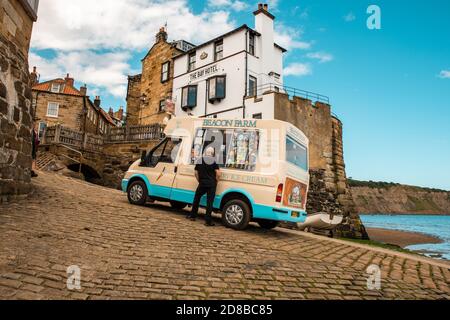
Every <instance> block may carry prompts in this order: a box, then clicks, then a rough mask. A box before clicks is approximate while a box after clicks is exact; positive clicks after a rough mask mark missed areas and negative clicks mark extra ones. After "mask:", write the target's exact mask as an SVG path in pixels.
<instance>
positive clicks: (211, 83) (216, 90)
mask: <svg viewBox="0 0 450 320" xmlns="http://www.w3.org/2000/svg"><path fill="white" fill-rule="evenodd" d="M225 87H226V77H225V76H217V77H213V78H210V79H209V80H208V98H209V101H210V102H214V101H216V100H219V101H220V100H222V99H225V91H226V88H225Z"/></svg>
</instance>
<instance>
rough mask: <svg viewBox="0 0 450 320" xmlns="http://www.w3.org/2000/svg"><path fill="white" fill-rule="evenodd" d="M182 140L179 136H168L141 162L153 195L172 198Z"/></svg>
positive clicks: (150, 192)
mask: <svg viewBox="0 0 450 320" xmlns="http://www.w3.org/2000/svg"><path fill="white" fill-rule="evenodd" d="M181 142H182V140H181V139H178V138H171V137H169V138H166V139H165V140H163V141H162V142H161V143H159V144H158V145H157V146H156V147H155V148H154V149H153V150H152V151H150V152H149V154H148V155H147V157H146V159H145V162H144V163H143V164H141V168H142V172H143V173H144V174H145V176H146V177H147V179H148V181H149V183H150V186H148V188H149V190H148V192H149V195H150V196H151V197H155V198H163V199H167V200H169V199H170V196H171V193H172V187H173V183H174V181H175V176H176V174H177V165H176V161H177V157H178V153H179V148H180V145H181Z"/></svg>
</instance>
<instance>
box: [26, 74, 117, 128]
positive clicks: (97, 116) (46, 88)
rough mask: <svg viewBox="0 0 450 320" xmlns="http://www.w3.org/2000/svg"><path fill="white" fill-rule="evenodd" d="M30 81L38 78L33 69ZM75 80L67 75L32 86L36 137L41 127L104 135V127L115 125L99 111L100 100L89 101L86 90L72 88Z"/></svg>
mask: <svg viewBox="0 0 450 320" xmlns="http://www.w3.org/2000/svg"><path fill="white" fill-rule="evenodd" d="M31 76H32V79H38V78H39V77H38V75H37V73H36V68H34V70H33V72H32V73H31ZM74 83H75V80H74V78H71V77H70V75H69V74H67V76H66V77H65V78H64V79H61V78H59V79H53V80H49V81H46V82H42V83H39V82H38V80H36V83H35V84H34V85H33V87H32V92H33V104H34V106H35V114H34V115H33V116H34V118H35V121H37V122H38V124H39V125H38V128H39V130H38V131H39V135H41V134H42V133H43V131H44V130H45V128H47V127H49V126H54V125H62V126H64V127H67V128H70V129H73V130H77V131H83V132H87V133H92V134H104V133H106V132H107V129H108V127H115V126H116V124H115V122H114V120H113V119H112V118H111V117H110V115H109V114H108V113H107V112H105V111H104V110H103V109H102V108H101V100H100V97H98V96H97V97H95V100H94V102H92V101H91V100H90V98H89V96H87V87H86V86H83V87H81V88H80V89H77V88H75V86H74Z"/></svg>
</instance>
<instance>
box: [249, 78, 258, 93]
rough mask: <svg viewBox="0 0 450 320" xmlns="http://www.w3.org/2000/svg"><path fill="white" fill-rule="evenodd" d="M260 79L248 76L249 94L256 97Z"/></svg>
mask: <svg viewBox="0 0 450 320" xmlns="http://www.w3.org/2000/svg"><path fill="white" fill-rule="evenodd" d="M257 87H258V80H257V79H256V78H255V77H254V76H249V78H248V96H249V97H255V96H256V94H257Z"/></svg>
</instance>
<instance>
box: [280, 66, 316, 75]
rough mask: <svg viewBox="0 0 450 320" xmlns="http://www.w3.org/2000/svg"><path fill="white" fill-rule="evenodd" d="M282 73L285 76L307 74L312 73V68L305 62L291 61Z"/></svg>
mask: <svg viewBox="0 0 450 320" xmlns="http://www.w3.org/2000/svg"><path fill="white" fill-rule="evenodd" d="M283 73H284V75H285V76H299V77H301V76H307V75H310V74H312V69H311V66H310V65H309V64H306V63H291V64H290V65H288V66H287V67H286V68H284V70H283Z"/></svg>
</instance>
